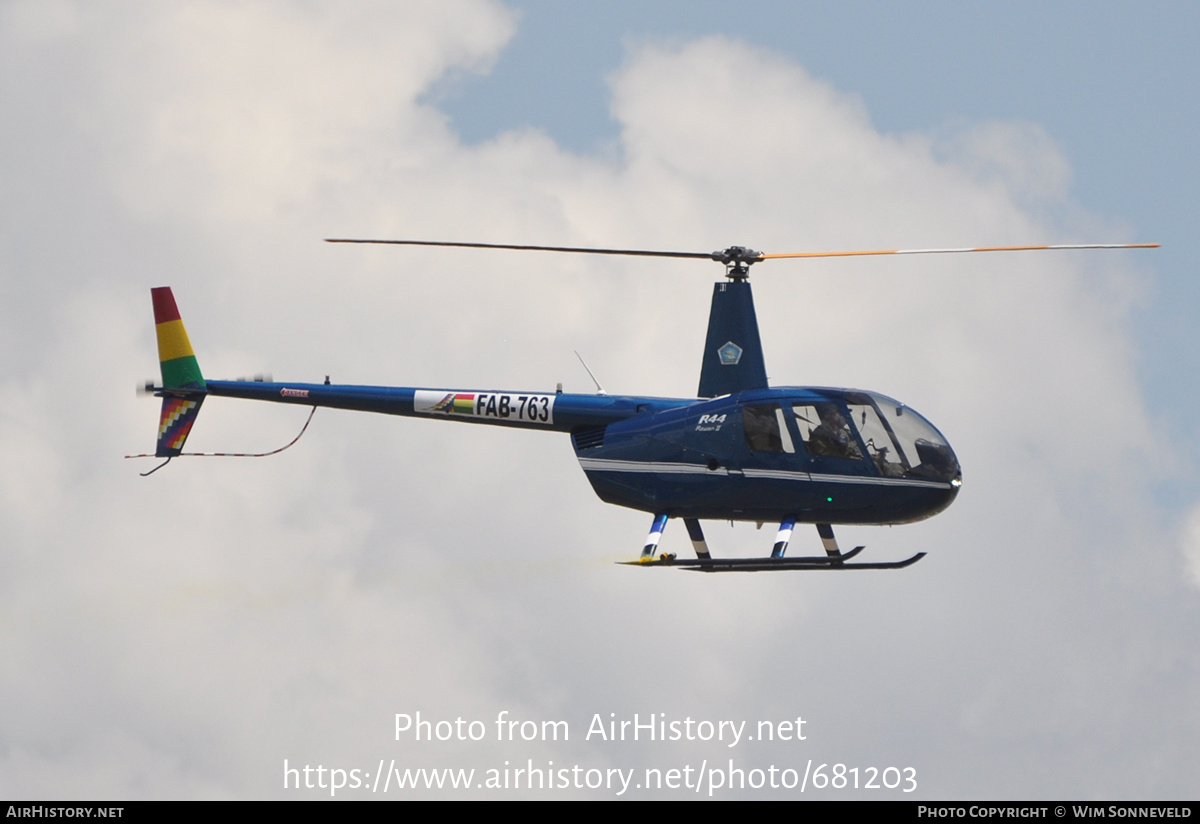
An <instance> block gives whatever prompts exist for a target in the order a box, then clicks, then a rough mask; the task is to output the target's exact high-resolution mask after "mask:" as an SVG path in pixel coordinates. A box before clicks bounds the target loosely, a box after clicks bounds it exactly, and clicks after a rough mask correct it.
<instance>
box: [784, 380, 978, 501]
mask: <svg viewBox="0 0 1200 824" xmlns="http://www.w3.org/2000/svg"><path fill="white" fill-rule="evenodd" d="M843 397H844V400H845V407H842V405H841V404H840V403H836V402H834V401H832V400H830V401H818V400H814V401H802V402H801V401H797V402H794V403H793V404H792V414H793V415H794V416H795V420H796V428H797V429H798V430H799V433H800V439H801V440H802V441H803V442H804V446H805V448H806V449H807V451H808V453H809V454H810V455H812V456H814V457H832V458H842V459H846V460H862V459H863V457H864V455H863V453H862V449H861V448H860V447H859V444H860V443H861V444H862V446H863V447H865V448H866V456H865V457H866V458H868V459H870V461H871V462H872V463H874V464H875V468H876V469H877V470H878V472H879V474H880V475H883V476H884V477H889V478H900V477H909V478H928V479H930V480H939V481H951V480H954V479H955V478H956V477H958V476H959V475H960V472H959V466H958V459H957V458H956V457H955V455H954V451H953V450H952V449H951V448H950V444H948V443H946V439H945V438H943V437H942V435H941V433H940V432H938V431H937V430H936V429H934V427H933V425H932V424H930V423H929V421H927V420H925V419H924V418H922V417H921V416H920V415H918V414H917V413H916V412H914V411H913V410H912V409H909V408H908V407H907V406H904V405H903V404H901V403H898V402H896V401H894V400H892V399H891V398H889V397H886V396H884V395H877V394H874V393H867V392H847V393H845V395H844V396H843ZM855 435H857V436H858V437H857V438H856V437H855Z"/></svg>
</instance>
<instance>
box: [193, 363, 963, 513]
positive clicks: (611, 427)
mask: <svg viewBox="0 0 1200 824" xmlns="http://www.w3.org/2000/svg"><path fill="white" fill-rule="evenodd" d="M206 383H207V385H206V389H205V392H206V394H209V395H223V396H229V397H239V398H246V399H254V400H263V401H273V402H276V403H293V404H301V405H306V406H327V407H334V408H341V409H353V410H359V411H370V412H380V413H384V414H392V415H403V416H412V417H423V418H432V419H442V420H458V421H463V422H470V423H483V424H492V425H499V426H510V427H517V428H524V429H541V430H548V431H557V432H569V433H570V434H571V440H572V444H573V446H574V447H575V453H576V456H577V457H578V459H579V462H580V465H581V466H582V468H583V470H584V472H585V473H586V474H587V477H588V480H589V481H590V482H591V484H592V487H593V489H595V491H596V494H597V495H599V496H600V498H601V499H603V500H604V501H607V502H609V503H613V504H617V505H619V506H625V507H630V508H633V509H638V510H643V511H646V512H652V513H666V514H667V515H668V516H669V517H678V518H696V519H719V520H740V521H758V522H765V521H777V520H780V519H782V518H788V517H790V518H794V519H795V520H797V521H799V522H803V523H833V524H838V523H841V524H898V523H906V522H909V521H916V520H921V519H923V518H928V517H929V516H931V515H934V514H936V513H938V512H940V511H941V510H943V509H945V508H946V507H947V506H949V505H950V503H951V502H952V501H953V500H954V498H955V496H956V495H957V493H958V488H959V486H960V485H961V478H962V476H961V471H960V470H959V466H958V462H957V459H956V457H955V455H954V453H953V451H952V450H951V449H950V446H949V444H948V443H947V442H946V440H945V439H944V438H943V437H942V436H941V434H940V433H939V432H938V431H937V430H936V429H935V428H934V427H933V426H932V425H930V424H929V423H928V422H927V421H925V419H924V418H922V417H921V416H920V415H918V414H917V413H916V412H914V411H912V410H911V409H909V408H907V407H905V406H903V405H902V404H899V403H897V402H895V401H893V400H891V399H890V398H887V397H885V396H883V395H878V394H875V393H869V392H861V391H857V390H849V389H826V388H806V387H772V388H764V389H753V390H747V391H742V392H738V393H734V394H729V395H723V396H720V397H716V398H699V399H682V398H654V397H640V396H610V395H599V394H597V395H581V394H564V393H545V392H510V391H505V390H453V389H423V388H410V387H395V388H393V387H376V386H341V385H329V384H291V383H289V384H282V383H263V382H254V381H213V380H209V381H207V382H206Z"/></svg>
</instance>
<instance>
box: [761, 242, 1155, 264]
mask: <svg viewBox="0 0 1200 824" xmlns="http://www.w3.org/2000/svg"><path fill="white" fill-rule="evenodd" d="M1157 248H1158V244H1157V243H1062V244H1058V245H1054V246H972V247H963V248H961V249H871V250H862V251H852V252H791V253H788V254H778V255H766V254H764V255H759V257H758V259H759V260H772V259H777V258H828V257H860V256H863V255H948V254H954V253H958V252H1035V251H1043V250H1047V249H1157Z"/></svg>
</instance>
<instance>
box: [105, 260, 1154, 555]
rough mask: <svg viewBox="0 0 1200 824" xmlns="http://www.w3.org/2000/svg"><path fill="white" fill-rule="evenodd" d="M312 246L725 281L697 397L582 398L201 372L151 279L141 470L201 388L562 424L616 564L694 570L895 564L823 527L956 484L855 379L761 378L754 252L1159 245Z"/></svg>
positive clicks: (937, 451)
mask: <svg viewBox="0 0 1200 824" xmlns="http://www.w3.org/2000/svg"><path fill="white" fill-rule="evenodd" d="M327 242H329V243H359V244H385V245H399V246H434V247H462V248H475V249H506V250H521V251H543V252H562V253H578V254H599V255H633V256H643V257H665V258H692V259H707V260H712V261H716V262H718V263H720V264H722V265H723V266H724V267H725V278H724V279H723V280H720V281H718V282H716V283H715V284H714V285H713V292H712V304H711V309H710V312H709V319H708V331H707V335H706V338H705V344H704V351H703V357H702V361H701V368H700V383H699V386H698V388H697V391H696V397H694V398H660V397H648V396H640V395H637V396H634V395H608V394H607V393H605V392H604V390H603V389H602V388H601V387H600V385H599V383H597V392H596V394H573V393H564V392H563V391H562V385H561V384H559V385H558V387H557V388H556V390H555V391H553V392H547V391H511V390H499V389H483V390H480V389H454V388H420V387H382V386H359V385H339V384H331V383H330V382H329V378H328V377H326V378H325V382H324V383H278V382H273V381H270V380H266V379H263V378H261V377H257V378H255V379H254V380H252V381H248V380H245V379H240V380H233V381H230V380H208V379H205V378H204V376H203V375H202V373H201V371H200V367H199V363H198V361H197V360H196V357H195V353H194V351H193V350H192V346H191V342H190V340H189V338H188V335H187V332H186V330H185V329H184V326H183V321H182V319H181V317H180V314H179V309H178V306H177V304H176V302H175V297H174V294H173V292H172V291H171V288H170V287H165V286H164V287H158V288H154V289H151V299H152V304H153V308H154V322H155V327H156V335H157V340H158V352H159V361H160V369H161V375H162V383H161V385H157V386H155V385H154V383H153V382H152V381H151V382H148V383H147V384H146V386H145V388H144V389H145V391H146V392H148V393H152V394H154V395H156V396H158V397H161V398H162V409H161V414H160V418H159V428H158V440H157V447H156V450H155V452H154V456H155V457H159V458H165V459H166V460H165V461H163V463H161V464H159V465H158V466H156V467H155V468H154V469H152V470H150V471H149V472H146V473H143V474H144V475H149V474H151V473H153V472H155V471H157V470H158V469H160V468H162V467H163V466H165V465H166V464H167V463H169V462H170V461H171V460H172V459H173V458H175V457H179V456H181V455H194V454H200V453H186V452H184V451H183V448H184V444H185V442H186V441H187V438H188V435H189V433H190V432H191V429H192V426H193V424H194V423H195V421H196V418H197V416H198V415H199V412H200V408H201V405H202V404H203V403H204V401H205V399H206V398H208V397H209V396H223V397H231V398H243V399H247V400H259V401H269V402H272V403H287V404H299V405H304V406H310V407H312V411H313V412H315V410H316V408H317V407H331V408H335V409H348V410H357V411H365V412H377V413H382V414H388V415H402V416H407V417H417V418H426V419H433V420H448V421H450V420H453V421H460V422H464V423H476V424H488V425H494V426H506V427H516V428H521V429H536V430H543V431H550V432H564V433H569V435H570V437H571V444H572V446H573V447H574V450H575V455H576V457H577V458H578V460H579V464H580V466H581V467H582V469H583V471H584V474H585V475H586V476H587V479H588V481H589V482H590V483H591V485H592V488H593V490H594V491H595V492H596V494H597V495H598V496H599V497H600V499H601V500H603V501H605V502H606V503H611V504H615V505H617V506H623V507H628V508H631V509H636V510H640V511H643V512H646V513H649V514H651V515H652V517H653V520H652V522H651V526H650V530H649V533H648V535H647V538H646V540H645V543H644V545H643V547H642V551H641V554H640V556H639V557H638V558H637V560H634V561H625V562H621V563H626V564H631V565H637V566H644V567H679V568H683V569H688V570H693V571H700V572H764V571H784V570H790V571H794V570H866V569H900V568H903V567H907V566H910V565H912V564H914V563H916V562H917V561H919V560H920V559H921V558H923V557H924V556H925V554H926V553H924V552H918V553H916V554H915V555H912V556H911V557H908V558H905V559H902V560H898V561H877V562H863V561H853V562H851V559H854V558H855V557H856V556H857V555H858V554H859V553H861V552H862V551H863V547H862V546H856V547H854V548H853V549H850V550H848V551H843V550H842V549H841V548H840V547H839V545H838V541H837V538H836V537H835V535H834V531H833V527H834V526H835V525H842V524H853V525H868V524H869V525H895V524H905V523H912V522H915V521H920V520H924V519H926V518H929V517H932V516H933V515H936V514H937V513H939V512H941V511H943V510H944V509H946V508H947V507H948V506H950V504H952V503H953V502H954V500H955V498H956V497H957V495H958V493H959V490H960V488H961V487H962V483H963V480H962V479H963V475H962V468H961V466H960V464H959V461H958V457H957V455H956V454H955V452H954V450H953V449H952V448H951V447H950V444H949V442H948V441H947V440H946V438H945V437H944V436H943V435H942V433H941V432H939V431H938V429H937V428H936V427H935V426H934V425H933V424H932V423H930V422H929V421H928V420H927V419H926V418H924V417H922V416H921V415H920V414H919V413H917V412H916V410H914V409H912V408H911V407H908V406H906V405H904V404H903V403H900V402H899V401H896V400H893V399H892V398H890V397H888V396H886V395H882V394H880V393H878V392H871V391H866V390H859V389H848V388H833V387H800V386H770V385H768V382H767V374H766V366H765V362H764V358H763V351H762V343H761V341H760V339H759V331H758V320H757V316H756V314H755V310H754V299H753V295H752V293H751V289H750V281H749V276H750V267H751V266H752V265H753V264H756V263H761V262H763V261H766V260H771V259H784V258H828V257H850V256H863V255H905V254H922V255H926V254H949V253H963V252H1015V251H1035V250H1038V251H1040V250H1054V249H1058V250H1070V249H1144V248H1155V247H1157V246H1158V244H1153V243H1142V244H1062V245H1042V246H988V247H963V248H949V249H883V250H860V251H843V252H799V253H785V254H765V253H763V252H758V251H755V250H753V249H750V248H748V247H745V246H730V247H727V248H726V249H723V250H718V251H715V252H671V251H653V250H639V249H603V248H589V247H570V246H533V245H518V244H494V243H460V242H449V241H422V240H371V239H356V238H329V239H327ZM581 360H582V358H581ZM584 367H585V369H586V368H587V365H586V363H585V364H584ZM588 373H589V375H590V374H591V370H590V369H589V370H588ZM593 380H595V379H594V376H593ZM311 419H312V412H310V416H309V421H311ZM307 426H308V423H307V422H306V423H305V429H307ZM303 433H304V429H302V430H301V433H300V434H301V435H302V434H303ZM299 437H300V435H297V436H296V439H295V440H298V439H299ZM295 440H293V441H292V443H295ZM288 446H291V443H289V444H288ZM283 448H284V449H286V448H287V447H283ZM279 451H282V449H280V450H275V452H279ZM261 454H274V453H261ZM128 457H149V455H145V456H128ZM672 518H677V519H679V520H682V521H683V523H684V526H685V527H686V529H687V533H688V537H689V538H690V540H691V543H692V548H693V550H694V553H695V557H694V558H680V557H678V556H677V555H675V554H672V553H661V554H658V553H657V550H658V544H659V539H660V538H661V536H662V533H663V530H664V529H665V528H666V525H667V522H668V521H669V520H670V519H672ZM704 520H710V521H730V522H733V521H748V522H754V523H757V524H758V525H759V526H760V527H761V526H762V525H763V524H764V523H772V524H775V523H777V524H779V528H778V531H777V533H776V537H775V541H774V544H773V546H772V548H771V552H770V555H769V556H765V557H756V558H725V557H714V556H713V555H712V553H711V552H710V550H709V547H708V543H707V540H706V538H705V536H704V530H703V528H702V527H701V523H700V522H701V521H704ZM797 524H813V525H815V526H816V529H817V533H818V535H819V537H820V540H821V545H822V548H823V549H824V553H825V554H824V555H813V556H788V555H787V554H786V553H787V549H788V545H789V544H790V542H791V539H792V534H793V531H794V529H795V528H796V526H797Z"/></svg>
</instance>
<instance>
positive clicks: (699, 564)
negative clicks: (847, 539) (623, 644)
mask: <svg viewBox="0 0 1200 824" xmlns="http://www.w3.org/2000/svg"><path fill="white" fill-rule="evenodd" d="M667 517H668V516H667V515H666V514H664V513H659V514H657V515H655V517H654V523H653V525H652V526H651V528H650V535H649V537H648V538H647V539H646V546H645V547H644V548H643V549H642V557H641V558H639V559H638V560H636V561H618V563H620V564H624V565H626V566H643V567H680V568H681V569H688V570H691V571H692V572H782V571H783V570H794V569H903V568H904V567H906V566H911V565H912V564H915V563H916V562H917V561H919V560H921V559H922V558H924V557H925V553H924V552H918V553H917V554H916V555H913V556H912V557H911V558H905V559H904V560H903V561H879V562H875V563H865V564H864V563H858V564H848V563H846V561H848V560H850V559H851V558H853V557H854V556H856V555H858V553H860V552H862V551H863V547H861V546H856V547H855V548H854V549H852V550H850V551H849V552H842V551H841V550H840V549H838V545H837V539H836V538H835V537H834V535H833V527H832V526H830V525H829V524H817V532H818V533H819V534H820V536H821V543H822V545H823V546H824V547H825V554H824V555H812V556H807V557H799V558H787V557H785V555H784V553H785V552H787V547H788V543H789V542H790V541H791V537H792V529H793V528H794V527H795V525H796V519H795V518H791V517H788V518H784V519H783V522H782V523H781V524H780V525H779V534H778V536H777V537H776V540H775V547H774V549H772V551H771V557H769V558H713V557H712V556H711V555H710V554H709V552H708V545H707V543H706V542H705V540H704V533H703V532H702V531H701V529H700V522H699V521H697V520H696V519H694V518H685V519H684V521H685V523H686V524H687V528H688V536H689V537H690V538H691V539H692V546H693V547H694V548H695V550H696V557H695V558H677V557H675V555H673V554H668V553H665V552H664V553H663V554H661V555H659V556H658V557H657V558H655V557H654V551H655V550H656V549H657V548H658V539H659V537H660V536H661V535H662V531H663V529H664V528H665V527H666V525H667Z"/></svg>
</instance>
